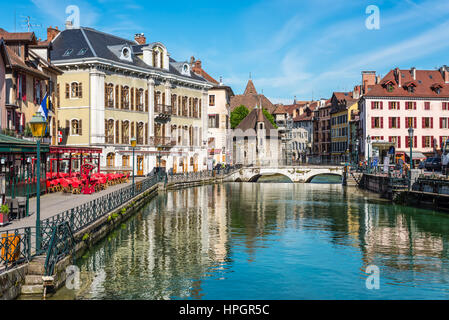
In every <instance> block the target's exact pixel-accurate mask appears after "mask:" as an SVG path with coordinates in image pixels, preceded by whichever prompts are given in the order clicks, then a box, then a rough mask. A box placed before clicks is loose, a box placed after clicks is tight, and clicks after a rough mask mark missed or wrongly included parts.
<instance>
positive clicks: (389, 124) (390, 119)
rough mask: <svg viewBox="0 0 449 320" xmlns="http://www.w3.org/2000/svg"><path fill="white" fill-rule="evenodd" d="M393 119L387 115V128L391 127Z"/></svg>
mask: <svg viewBox="0 0 449 320" xmlns="http://www.w3.org/2000/svg"><path fill="white" fill-rule="evenodd" d="M392 123H393V119H392V118H391V117H388V128H390V129H391V128H392V127H393V126H392Z"/></svg>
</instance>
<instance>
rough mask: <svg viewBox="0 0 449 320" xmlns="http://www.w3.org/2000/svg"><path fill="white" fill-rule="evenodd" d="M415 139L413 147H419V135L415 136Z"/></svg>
mask: <svg viewBox="0 0 449 320" xmlns="http://www.w3.org/2000/svg"><path fill="white" fill-rule="evenodd" d="M414 138H415V139H413V140H414V141H413V148H418V137H417V136H414Z"/></svg>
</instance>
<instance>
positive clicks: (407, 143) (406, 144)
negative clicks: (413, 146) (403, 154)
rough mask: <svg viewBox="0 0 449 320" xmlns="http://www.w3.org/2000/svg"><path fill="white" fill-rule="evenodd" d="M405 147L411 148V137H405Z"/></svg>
mask: <svg viewBox="0 0 449 320" xmlns="http://www.w3.org/2000/svg"><path fill="white" fill-rule="evenodd" d="M405 147H406V148H409V147H410V137H405Z"/></svg>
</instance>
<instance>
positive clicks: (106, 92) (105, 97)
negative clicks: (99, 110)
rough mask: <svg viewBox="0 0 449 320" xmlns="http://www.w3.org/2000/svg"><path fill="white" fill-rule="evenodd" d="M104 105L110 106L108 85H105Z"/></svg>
mask: <svg viewBox="0 0 449 320" xmlns="http://www.w3.org/2000/svg"><path fill="white" fill-rule="evenodd" d="M104 106H105V107H109V101H108V86H107V85H106V86H104Z"/></svg>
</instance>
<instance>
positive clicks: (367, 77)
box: [362, 71, 376, 94]
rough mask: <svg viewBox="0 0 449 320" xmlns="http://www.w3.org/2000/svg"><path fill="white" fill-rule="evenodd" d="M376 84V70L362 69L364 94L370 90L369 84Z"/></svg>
mask: <svg viewBox="0 0 449 320" xmlns="http://www.w3.org/2000/svg"><path fill="white" fill-rule="evenodd" d="M375 84H376V71H362V85H363V94H365V93H367V92H368V86H373V85H375Z"/></svg>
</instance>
